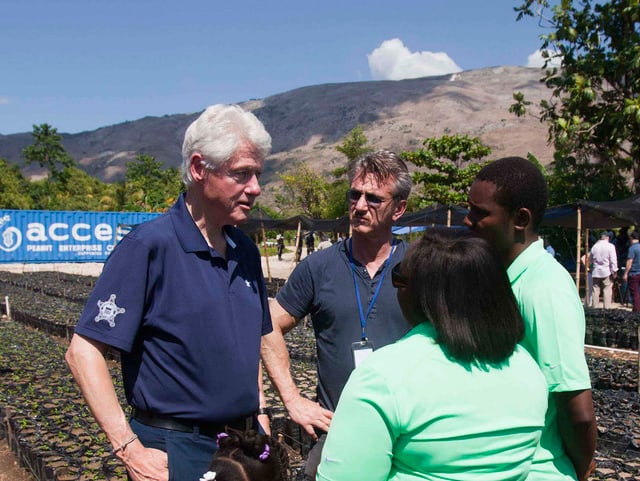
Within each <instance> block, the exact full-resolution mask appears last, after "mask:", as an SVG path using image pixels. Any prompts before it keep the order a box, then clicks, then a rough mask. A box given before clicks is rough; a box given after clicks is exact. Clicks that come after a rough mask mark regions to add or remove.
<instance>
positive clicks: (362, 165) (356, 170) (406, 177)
mask: <svg viewBox="0 0 640 481" xmlns="http://www.w3.org/2000/svg"><path fill="white" fill-rule="evenodd" d="M367 174H372V175H373V176H374V178H375V179H376V181H377V182H378V183H379V184H381V183H383V182H386V181H387V180H388V179H393V180H394V184H395V185H394V186H393V193H394V195H396V196H398V197H400V198H401V199H404V200H406V199H407V198H408V197H409V194H411V187H412V186H413V181H412V180H411V175H410V174H409V170H408V169H407V164H405V162H404V161H403V160H402V159H401V158H400V157H398V155H397V154H396V153H395V152H391V151H390V150H378V151H376V152H371V153H368V154H365V155H363V156H362V157H360V158H359V159H356V160H354V161H352V162H351V163H350V164H349V171H348V174H347V175H348V177H349V184H351V183H353V181H354V179H356V178H363V177H364V176H365V175H367Z"/></svg>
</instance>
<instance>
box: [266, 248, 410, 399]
mask: <svg viewBox="0 0 640 481" xmlns="http://www.w3.org/2000/svg"><path fill="white" fill-rule="evenodd" d="M348 244H349V241H348V240H347V241H344V242H338V243H336V244H334V245H332V246H331V247H329V248H327V249H323V250H321V251H317V252H314V253H313V254H311V255H309V256H307V257H305V258H304V259H303V260H302V262H300V264H298V266H297V267H296V268H295V269H294V270H293V272H292V273H291V275H290V276H289V279H288V280H287V283H286V284H285V285H284V286H283V287H282V289H280V291H279V292H278V294H277V297H276V299H277V301H278V303H279V304H280V305H281V306H282V307H283V308H284V310H285V311H287V312H288V313H289V314H291V315H292V316H294V317H295V318H297V319H300V318H302V317H304V316H306V315H307V314H310V315H311V321H312V323H313V329H314V332H315V337H316V349H317V353H318V402H319V403H320V405H321V406H323V407H325V408H326V409H330V410H332V411H334V410H335V408H336V406H337V404H338V399H339V397H340V394H341V393H342V389H343V388H344V385H345V384H346V382H347V379H348V378H349V375H350V374H351V371H352V370H353V367H354V363H353V358H352V352H351V344H352V343H353V342H356V341H359V340H360V339H361V337H362V335H361V334H362V330H361V326H360V316H359V314H358V301H357V298H356V294H355V286H354V282H353V275H352V271H351V263H350V261H349V252H348V251H347V246H348ZM405 250H406V244H405V243H404V242H402V241H397V243H396V248H395V251H394V253H393V255H392V257H391V260H390V261H389V262H388V267H387V269H388V270H387V271H386V274H385V276H384V279H383V283H382V287H381V289H380V293H379V295H378V298H377V300H376V302H375V304H374V305H373V308H372V310H371V312H370V313H369V317H368V318H367V322H366V335H367V338H368V339H369V340H370V341H372V342H373V345H374V348H375V349H379V348H381V347H382V346H386V345H387V344H391V343H393V342H395V341H397V340H398V339H400V338H401V337H402V336H404V335H405V334H406V333H407V332H408V331H409V329H410V326H409V324H408V323H407V321H406V320H405V319H404V316H403V315H402V311H401V310H400V305H399V304H398V298H397V292H396V289H395V288H394V287H393V285H392V284H391V272H390V271H391V267H393V266H394V265H395V264H397V263H398V262H400V261H401V260H402V258H403V257H404V254H405ZM354 262H355V274H356V281H357V285H358V289H359V291H360V299H361V301H362V310H363V312H364V313H366V312H367V308H368V306H369V303H370V302H371V299H372V297H373V296H374V294H375V291H376V288H377V286H378V282H379V280H380V278H381V276H382V272H383V269H384V265H383V267H381V268H380V269H379V270H378V272H377V273H376V274H375V275H374V276H373V279H372V278H371V277H370V276H369V273H368V271H367V268H366V267H365V266H363V265H361V264H359V263H358V261H354ZM385 265H386V264H385Z"/></svg>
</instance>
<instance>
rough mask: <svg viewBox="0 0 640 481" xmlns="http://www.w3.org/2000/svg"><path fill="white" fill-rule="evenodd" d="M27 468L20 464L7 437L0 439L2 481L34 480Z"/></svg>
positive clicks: (0, 473)
mask: <svg viewBox="0 0 640 481" xmlns="http://www.w3.org/2000/svg"><path fill="white" fill-rule="evenodd" d="M34 479H35V478H33V476H31V475H30V474H29V473H28V472H27V470H25V469H23V468H21V467H20V466H18V460H17V459H16V457H15V455H14V454H13V452H12V451H11V449H9V444H8V443H7V440H6V439H3V440H0V481H33V480H34Z"/></svg>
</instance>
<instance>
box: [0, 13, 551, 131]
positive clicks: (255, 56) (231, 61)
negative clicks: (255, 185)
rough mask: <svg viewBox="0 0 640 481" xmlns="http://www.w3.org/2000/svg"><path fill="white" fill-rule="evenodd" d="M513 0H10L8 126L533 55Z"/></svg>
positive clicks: (4, 126) (92, 121)
mask: <svg viewBox="0 0 640 481" xmlns="http://www.w3.org/2000/svg"><path fill="white" fill-rule="evenodd" d="M519 3H520V2H517V1H514V2H512V1H509V0H406V1H404V0H395V1H390V0H383V1H378V0H368V1H349V0H341V1H334V0H323V1H308V0H307V1H305V0H297V1H289V0H283V1H278V0H273V1H258V0H234V1H227V2H221V1H217V0H181V1H168V0H154V1H151V0H24V1H22V0H5V1H3V2H2V3H0V45H1V47H0V66H1V67H0V134H5V135H6V134H11V133H17V132H30V131H31V129H32V125H33V124H41V123H45V122H46V123H49V124H51V125H52V126H54V127H56V128H57V129H58V131H59V132H66V133H76V132H81V131H87V130H94V129H96V128H99V127H104V126H107V125H111V124H116V123H120V122H124V121H130V120H136V119H139V118H142V117H144V116H147V115H152V116H160V115H165V114H167V115H170V114H176V113H190V112H197V111H200V110H202V109H204V108H205V107H206V106H207V105H211V104H215V103H232V102H242V101H245V100H249V99H251V98H264V97H267V96H269V95H273V94H277V93H281V92H285V91H288V90H292V89H295V88H298V87H304V86H308V85H319V84H325V83H336V82H355V81H370V80H376V79H390V80H397V79H400V78H408V77H415V76H426V75H435V74H442V73H450V72H454V71H459V70H472V69H478V68H484V67H491V66H502V65H519V66H525V65H527V64H528V62H529V56H530V55H531V54H533V53H534V52H535V51H536V50H537V49H538V48H539V47H540V43H541V42H540V40H539V36H540V34H542V33H545V32H544V30H543V29H541V28H540V27H539V26H538V24H537V22H536V20H534V19H532V18H527V19H523V20H521V21H520V22H516V15H515V12H514V11H513V6H515V5H517V4H519Z"/></svg>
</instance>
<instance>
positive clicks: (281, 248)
mask: <svg viewBox="0 0 640 481" xmlns="http://www.w3.org/2000/svg"><path fill="white" fill-rule="evenodd" d="M276 247H277V249H278V260H279V261H281V260H282V253H283V252H284V236H283V235H282V233H281V232H280V233H278V235H277V236H276Z"/></svg>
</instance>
